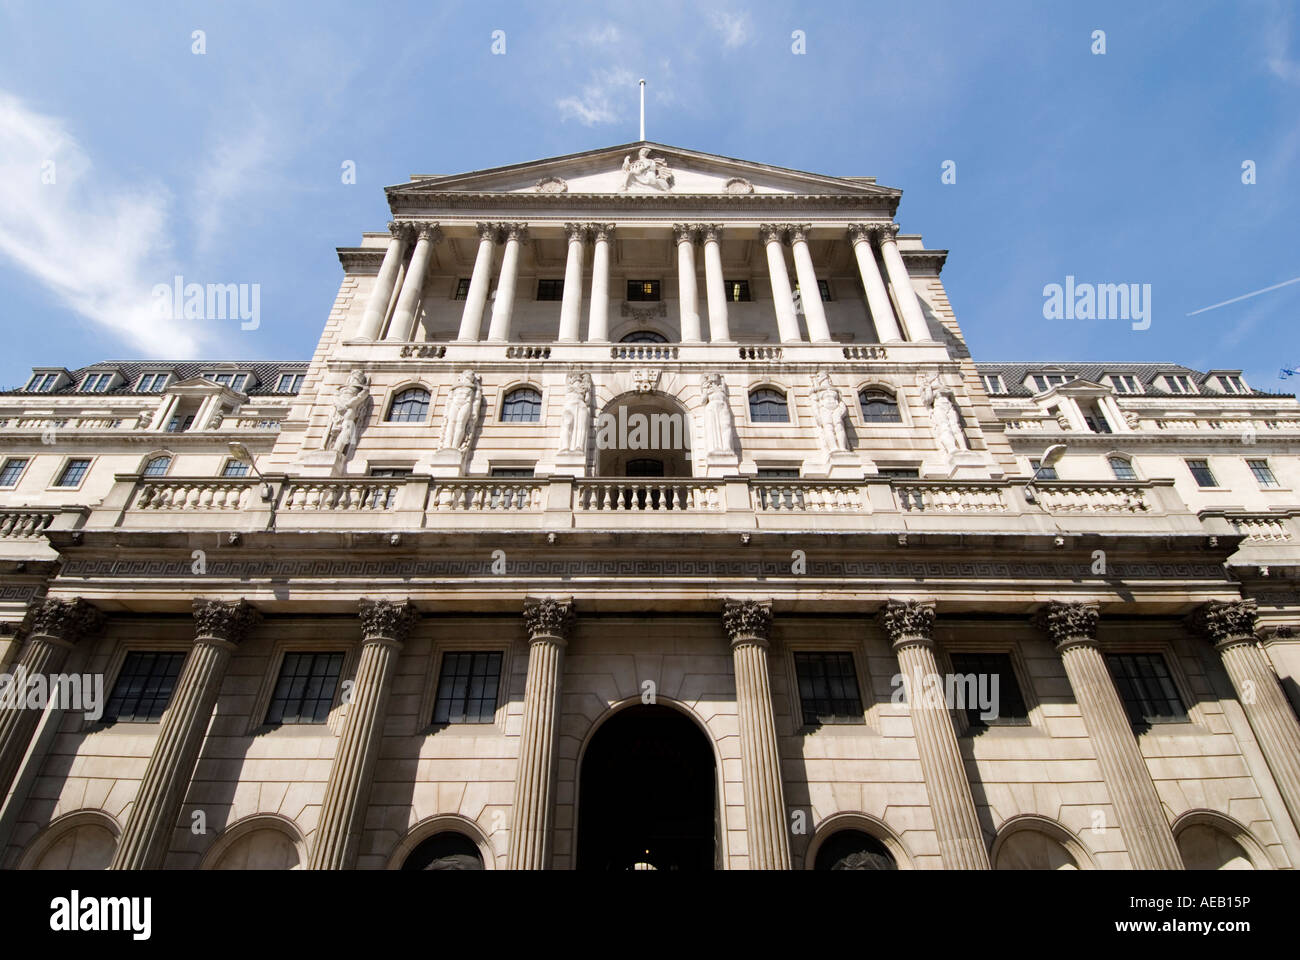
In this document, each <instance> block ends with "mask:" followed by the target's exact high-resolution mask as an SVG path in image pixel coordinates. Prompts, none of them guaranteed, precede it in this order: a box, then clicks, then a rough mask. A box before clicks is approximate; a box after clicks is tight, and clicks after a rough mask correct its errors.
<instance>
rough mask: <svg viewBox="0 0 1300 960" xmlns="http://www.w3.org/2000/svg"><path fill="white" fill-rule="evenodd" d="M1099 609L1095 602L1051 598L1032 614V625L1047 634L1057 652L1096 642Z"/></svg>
mask: <svg viewBox="0 0 1300 960" xmlns="http://www.w3.org/2000/svg"><path fill="white" fill-rule="evenodd" d="M1100 619H1101V610H1100V608H1099V607H1098V606H1097V604H1095V603H1064V602H1062V601H1060V600H1051V601H1049V602H1048V604H1047V606H1045V607H1043V609H1041V610H1039V611H1038V613H1037V614H1035V616H1034V625H1035V626H1037V627H1038V629H1040V630H1042V631H1043V632H1044V633H1046V634H1047V637H1048V639H1049V640H1051V641H1052V643H1053V644H1055V645H1056V649H1057V652H1060V651H1062V650H1064V649H1065V648H1067V647H1072V646H1076V645H1078V644H1096V642H1097V621H1099V620H1100Z"/></svg>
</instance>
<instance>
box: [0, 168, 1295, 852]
mask: <svg viewBox="0 0 1300 960" xmlns="http://www.w3.org/2000/svg"><path fill="white" fill-rule="evenodd" d="M900 196H901V194H900V192H899V191H898V190H895V189H891V188H887V187H884V186H881V185H879V184H877V183H876V182H875V180H874V179H873V178H869V177H829V176H821V175H815V174H810V173H804V172H800V171H794V170H788V169H783V168H777V167H772V166H768V165H764V164H759V163H752V162H745V161H738V160H733V159H729V158H724V157H718V156H713V155H709V154H704V153H699V152H696V151H691V150H684V149H680V148H675V147H669V146H665V145H660V144H654V143H634V144H628V145H623V146H619V147H613V148H609V149H602V150H594V151H590V152H587V153H581V154H575V155H571V156H565V157H560V158H556V159H552V160H545V161H540V162H534V163H525V164H517V165H514V166H508V167H501V168H496V169H491V170H485V171H478V172H475V173H470V174H464V175H457V176H417V177H413V178H412V179H411V181H410V182H409V183H406V184H401V185H397V186H393V187H389V188H388V189H387V199H388V203H389V206H390V208H391V211H392V216H393V222H392V223H391V224H390V226H389V230H388V231H385V232H379V233H368V234H365V235H363V239H362V242H361V244H360V245H359V246H356V247H348V248H342V249H340V250H339V251H338V253H339V259H340V262H341V264H342V268H343V280H342V282H341V284H340V287H339V292H338V296H337V298H336V300H335V303H334V306H333V308H332V309H331V311H330V313H329V316H328V318H327V319H326V322H325V325H324V329H323V332H322V334H321V337H320V340H319V343H318V346H317V348H316V351H315V353H314V355H313V356H312V358H311V359H310V361H308V362H285V363H268V362H256V363H251V362H239V361H232V362H185V363H168V362H144V361H141V362H105V363H97V364H94V365H92V366H90V367H86V368H81V369H77V370H67V369H64V368H61V367H49V368H38V369H35V370H33V374H32V378H31V379H30V380H29V381H28V383H27V384H25V385H23V386H22V387H20V388H18V389H15V390H10V391H7V392H5V393H3V394H0V620H2V621H3V623H4V632H3V635H2V636H0V667H2V668H3V670H4V671H5V672H6V676H7V677H9V678H10V682H9V686H8V688H7V689H8V690H9V691H10V692H11V694H12V693H13V692H14V691H17V690H18V689H19V687H18V686H17V685H16V683H17V681H18V680H25V682H27V686H25V687H23V689H25V690H30V689H33V687H32V686H31V683H32V682H35V680H34V678H39V679H40V681H41V683H45V684H46V685H48V686H49V687H50V689H54V688H55V687H57V688H58V690H59V691H60V692H61V693H62V694H67V696H65V697H64V699H62V700H60V699H59V697H50V698H48V699H49V700H50V702H49V703H48V705H47V704H34V703H32V704H19V705H11V708H7V709H4V710H0V791H3V793H4V807H3V810H2V811H0V865H3V866H5V867H8V868H59V867H69V866H80V867H111V868H115V869H132V868H148V867H168V868H241V867H280V868H295V867H298V868H321V869H339V868H353V867H356V868H364V869H385V868H389V869H397V868H407V869H415V868H444V869H454V868H469V869H472V868H480V867H482V868H488V869H500V868H521V869H547V868H557V869H567V868H578V869H617V870H624V869H678V870H693V869H713V868H724V869H745V868H749V869H814V868H821V869H825V868H838V869H870V868H885V869H888V868H900V869H909V868H931V869H932V868H972V869H988V868H997V869H1015V868H1043V869H1047V868H1053V869H1056V868H1064V869H1070V868H1075V869H1091V868H1130V867H1135V868H1164V869H1180V868H1183V867H1187V868H1246V867H1249V868H1256V869H1286V868H1291V867H1293V866H1295V865H1296V864H1297V863H1300V834H1298V833H1297V827H1298V826H1300V725H1298V724H1297V719H1296V707H1297V703H1300V694H1298V693H1297V683H1298V682H1300V645H1298V643H1297V640H1296V639H1295V638H1294V633H1293V629H1294V626H1295V624H1296V623H1297V621H1300V596H1298V594H1297V583H1296V575H1297V561H1298V558H1300V554H1298V553H1297V544H1298V543H1300V525H1298V518H1300V495H1298V494H1297V490H1298V489H1300V458H1298V457H1297V448H1296V442H1297V440H1300V405H1297V403H1296V401H1295V399H1294V398H1293V397H1290V396H1281V395H1274V394H1268V393H1264V392H1261V391H1258V390H1255V389H1252V388H1251V387H1250V386H1249V385H1248V384H1247V383H1246V382H1245V380H1244V379H1243V377H1242V375H1241V373H1240V371H1237V370H1212V371H1195V370H1190V369H1188V368H1185V367H1182V366H1179V365H1176V364H1150V363H1086V364H1085V363H1062V364H1006V363H978V364H977V363H975V362H974V361H973V359H972V358H971V356H970V355H969V352H968V351H967V349H966V346H965V341H964V339H963V336H962V331H961V328H960V327H959V325H958V323H957V321H956V318H955V315H954V312H953V308H952V305H951V304H950V303H949V301H948V297H947V295H946V293H945V291H944V286H943V283H942V281H941V279H940V271H941V269H942V267H943V264H944V261H945V258H946V255H947V254H946V251H943V250H933V249H928V248H927V247H926V246H925V245H924V243H923V242H922V240H921V238H920V237H919V236H918V235H914V234H901V233H899V231H898V227H897V225H896V224H895V222H894V216H895V213H896V211H897V207H898V203H899V199H900ZM54 678H62V679H61V680H58V682H57V683H55V682H54ZM73 678H75V679H76V681H77V683H79V684H81V687H80V690H79V695H80V697H81V699H80V700H79V699H78V697H77V696H76V694H78V690H77V689H72V684H73ZM97 682H99V683H102V697H100V698H99V701H98V706H97V707H96V706H95V704H94V703H91V707H92V708H93V709H87V708H86V702H85V701H86V700H87V693H86V691H92V690H94V689H95V684H96V683H97ZM38 686H39V684H38ZM11 699H12V696H11ZM91 699H93V698H91ZM40 706H44V709H40V708H39V707H40Z"/></svg>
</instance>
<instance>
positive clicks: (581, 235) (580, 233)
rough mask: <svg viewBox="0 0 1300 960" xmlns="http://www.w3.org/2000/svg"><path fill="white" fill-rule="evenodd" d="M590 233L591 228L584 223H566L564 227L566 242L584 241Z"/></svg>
mask: <svg viewBox="0 0 1300 960" xmlns="http://www.w3.org/2000/svg"><path fill="white" fill-rule="evenodd" d="M590 233H591V228H590V227H589V226H588V225H587V224H585V223H566V224H565V225H564V236H565V238H566V239H568V240H582V241H585V240H586V239H587V235H588V234H590Z"/></svg>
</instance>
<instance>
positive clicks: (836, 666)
mask: <svg viewBox="0 0 1300 960" xmlns="http://www.w3.org/2000/svg"><path fill="white" fill-rule="evenodd" d="M794 668H795V675H796V677H797V679H798V684H799V703H800V706H801V707H802V709H803V723H804V726H807V727H815V726H818V725H820V724H823V723H859V722H861V721H862V698H861V697H860V696H859V694H858V673H857V670H856V669H855V668H854V665H853V655H852V654H850V653H796V654H795V655H794Z"/></svg>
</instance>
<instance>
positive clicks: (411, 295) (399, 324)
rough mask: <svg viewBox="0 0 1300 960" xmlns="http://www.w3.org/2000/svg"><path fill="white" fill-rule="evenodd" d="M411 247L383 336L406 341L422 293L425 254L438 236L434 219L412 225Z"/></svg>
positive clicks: (427, 261) (440, 236) (425, 262)
mask: <svg viewBox="0 0 1300 960" xmlns="http://www.w3.org/2000/svg"><path fill="white" fill-rule="evenodd" d="M416 236H417V237H418V238H419V239H418V240H416V242H415V251H414V252H413V253H412V254H411V265H410V266H409V267H407V268H406V278H405V279H404V280H403V281H402V292H401V293H400V294H399V295H398V297H397V307H396V308H395V309H394V310H393V319H392V322H391V323H389V324H388V333H387V335H386V336H385V337H384V339H385V340H400V341H403V342H405V341H407V340H410V339H411V335H412V334H413V333H414V332H415V311H416V310H418V309H419V307H420V297H421V295H422V294H423V293H424V275H425V273H426V272H427V271H428V268H429V256H430V255H431V254H432V253H433V245H434V244H435V243H437V242H438V241H439V240H441V239H442V231H441V230H439V229H438V225H437V224H436V223H422V224H420V225H419V226H418V227H417V228H416Z"/></svg>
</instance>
